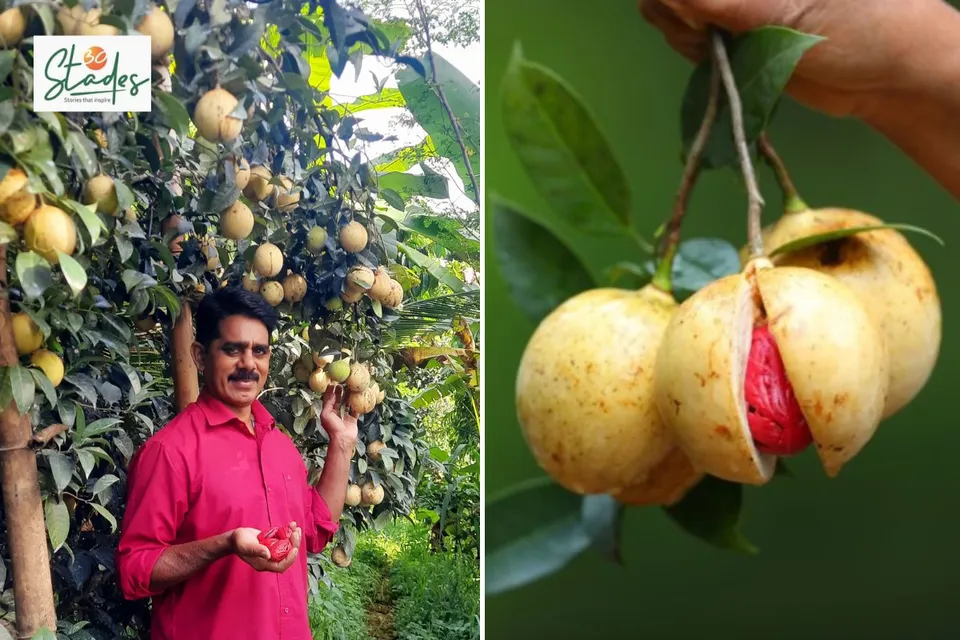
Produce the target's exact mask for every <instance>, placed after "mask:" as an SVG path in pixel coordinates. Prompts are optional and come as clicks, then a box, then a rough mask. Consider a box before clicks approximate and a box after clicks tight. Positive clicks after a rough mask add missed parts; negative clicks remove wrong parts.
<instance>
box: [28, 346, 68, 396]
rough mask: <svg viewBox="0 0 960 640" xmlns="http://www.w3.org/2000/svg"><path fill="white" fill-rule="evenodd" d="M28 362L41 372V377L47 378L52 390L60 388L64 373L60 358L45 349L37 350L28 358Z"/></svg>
mask: <svg viewBox="0 0 960 640" xmlns="http://www.w3.org/2000/svg"><path fill="white" fill-rule="evenodd" d="M30 362H31V364H33V365H34V366H35V367H37V368H38V369H40V370H41V371H43V375H45V376H47V379H49V380H50V384H52V385H53V386H54V388H56V387H58V386H60V382H61V381H62V380H63V373H64V367H63V360H61V359H60V356H58V355H57V354H55V353H54V352H53V351H49V350H47V349H37V350H36V351H34V352H33V355H32V356H30Z"/></svg>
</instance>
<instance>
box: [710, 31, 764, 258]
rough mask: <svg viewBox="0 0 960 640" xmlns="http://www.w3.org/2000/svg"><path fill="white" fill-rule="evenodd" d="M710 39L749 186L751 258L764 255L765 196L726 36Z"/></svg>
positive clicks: (712, 33) (716, 34)
mask: <svg viewBox="0 0 960 640" xmlns="http://www.w3.org/2000/svg"><path fill="white" fill-rule="evenodd" d="M710 40H711V44H712V49H713V58H714V60H715V61H716V63H717V66H718V68H719V69H720V76H721V77H722V78H723V86H724V90H725V92H726V94H727V102H729V104H730V117H731V119H732V120H733V139H734V141H735V142H736V147H737V155H738V156H739V157H740V170H741V171H742V172H743V180H744V182H745V183H746V186H747V237H748V239H749V246H750V257H751V258H756V257H758V256H762V255H763V238H762V236H761V235H760V231H761V225H760V212H761V210H762V209H763V196H761V195H760V187H759V186H758V185H757V176H756V173H755V172H754V170H753V162H752V161H751V160H750V149H749V147H748V146H747V134H746V132H745V130H744V126H743V103H742V102H741V101H740V92H739V91H737V82H736V80H735V78H734V77H733V69H732V68H731V67H730V58H729V57H728V56H727V48H726V46H725V45H724V43H723V36H722V35H721V33H720V31H719V30H718V29H716V28H715V27H711V28H710Z"/></svg>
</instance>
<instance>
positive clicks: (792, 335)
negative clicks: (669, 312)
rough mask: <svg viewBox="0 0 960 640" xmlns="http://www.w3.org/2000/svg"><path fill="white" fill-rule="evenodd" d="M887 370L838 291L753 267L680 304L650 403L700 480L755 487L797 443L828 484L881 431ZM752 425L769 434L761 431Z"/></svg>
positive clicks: (796, 274)
mask: <svg viewBox="0 0 960 640" xmlns="http://www.w3.org/2000/svg"><path fill="white" fill-rule="evenodd" d="M758 328H759V329H760V331H757V329H758ZM766 332H769V338H771V339H770V340H769V341H767V343H766V344H764V341H765V340H767V338H766V337H765V335H766ZM758 350H761V351H766V353H759V354H758V353H757V351H758ZM752 360H753V362H752ZM778 362H780V363H782V364H780V365H778V364H777V363H778ZM751 365H753V368H751ZM781 366H782V372H778V367H781ZM889 366H890V363H889V356H888V354H887V348H886V343H885V340H884V337H883V334H882V333H881V331H880V329H879V327H878V326H877V324H876V323H875V322H874V321H873V319H872V318H871V317H870V314H869V312H868V311H867V309H866V307H865V306H864V305H863V304H862V302H861V301H860V299H859V298H858V297H857V295H856V294H855V293H854V292H853V291H852V290H850V289H849V288H848V287H847V286H846V285H844V284H843V283H841V282H840V281H839V280H837V279H836V278H833V277H831V276H828V275H825V274H822V273H819V272H818V271H814V270H812V269H806V268H802V267H774V266H773V264H772V263H771V262H770V261H769V260H767V259H766V258H758V259H755V260H752V261H751V262H749V263H748V264H747V266H746V267H745V268H744V270H743V271H742V272H741V273H738V274H733V275H730V276H726V277H724V278H720V279H718V280H716V281H714V282H712V283H710V284H708V285H707V286H705V287H703V288H702V289H700V290H699V291H697V292H696V293H694V294H693V295H692V296H690V297H689V298H687V299H686V300H685V301H684V302H683V304H682V305H680V309H679V310H678V311H677V313H676V314H675V315H674V316H673V318H672V319H671V321H670V324H669V325H668V327H667V329H666V331H665V332H664V336H663V342H662V344H661V346H660V352H659V354H658V356H657V366H656V369H655V372H654V376H653V381H654V394H655V397H656V402H657V406H658V407H659V409H660V414H661V416H662V417H663V419H664V421H665V422H666V423H667V424H668V425H669V426H670V428H671V430H672V432H673V434H674V437H675V438H676V439H677V442H678V444H679V445H680V448H681V449H683V451H684V452H685V453H686V454H687V456H688V457H689V458H690V461H691V462H692V463H693V465H694V467H696V468H697V469H699V470H700V471H703V472H705V473H709V474H711V475H714V476H716V477H718V478H722V479H725V480H729V481H732V482H741V483H745V484H753V485H762V484H765V483H766V482H768V481H769V480H770V479H771V478H772V477H773V474H774V470H775V467H776V459H777V455H778V453H779V454H780V455H787V454H791V453H796V452H797V451H798V450H802V449H803V448H805V445H803V441H804V440H805V439H807V442H809V443H812V444H813V445H814V446H815V447H816V450H817V454H818V455H819V457H820V461H821V464H822V465H823V468H824V470H825V472H826V474H827V475H828V476H829V477H835V476H836V475H837V474H838V473H839V472H840V469H841V468H842V467H843V466H844V465H845V464H846V463H848V462H849V461H850V460H851V459H853V457H854V456H856V455H857V454H858V453H859V452H860V451H861V450H862V449H863V447H864V446H865V445H866V444H867V442H868V441H869V440H870V439H871V437H872V436H873V434H874V433H875V431H876V429H877V426H878V425H879V423H880V418H881V414H882V411H883V406H884V400H885V398H886V395H887V389H888V388H889ZM757 376H760V377H759V378H758V377H757ZM750 387H753V388H752V389H751V388H750ZM748 396H749V399H748ZM793 402H796V406H794V405H793ZM751 414H758V415H755V416H753V417H751ZM798 414H799V416H800V418H802V419H800V418H798ZM760 419H764V420H769V421H771V422H773V423H774V424H773V426H771V425H770V424H767V425H766V428H767V431H764V428H765V427H764V425H763V424H761V423H762V420H760ZM770 429H772V430H773V432H772V434H771V432H770ZM754 430H756V431H757V433H756V434H755V433H754ZM777 430H781V431H784V432H786V433H783V434H779V435H778V434H777ZM804 430H809V437H808V436H806V435H805V434H804V433H803V431H804ZM790 431H793V433H792V434H791V433H789V432H790ZM775 436H776V437H775ZM778 437H779V438H780V439H778ZM758 438H759V439H760V440H762V441H763V443H762V444H761V446H760V448H758V444H757V442H756V440H757V439H758ZM791 438H797V439H796V440H791ZM798 443H799V444H798ZM800 445H803V446H800ZM771 451H772V452H776V453H771Z"/></svg>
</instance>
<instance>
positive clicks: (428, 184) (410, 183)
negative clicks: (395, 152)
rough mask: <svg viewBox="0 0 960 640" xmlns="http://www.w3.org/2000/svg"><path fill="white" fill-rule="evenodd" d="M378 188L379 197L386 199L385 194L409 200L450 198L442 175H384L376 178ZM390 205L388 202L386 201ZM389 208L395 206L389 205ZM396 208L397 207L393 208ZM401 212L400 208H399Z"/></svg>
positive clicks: (445, 179) (445, 180)
mask: <svg viewBox="0 0 960 640" xmlns="http://www.w3.org/2000/svg"><path fill="white" fill-rule="evenodd" d="M377 182H378V184H379V186H380V195H382V196H384V200H386V199H387V196H386V195H385V192H388V191H389V192H393V193H395V194H397V195H398V196H399V197H400V198H401V200H400V202H403V200H402V198H404V197H406V198H411V197H413V196H423V197H424V198H436V199H438V200H445V199H447V198H449V197H450V189H449V188H448V186H447V178H446V177H445V176H443V175H439V174H433V175H422V176H421V175H415V174H413V173H397V172H392V173H385V174H383V175H381V176H379V177H378V178H377ZM387 202H388V203H390V201H389V200H387ZM390 206H395V205H394V204H393V203H390ZM395 208H397V207H395ZM400 210H401V211H403V209H402V208H400Z"/></svg>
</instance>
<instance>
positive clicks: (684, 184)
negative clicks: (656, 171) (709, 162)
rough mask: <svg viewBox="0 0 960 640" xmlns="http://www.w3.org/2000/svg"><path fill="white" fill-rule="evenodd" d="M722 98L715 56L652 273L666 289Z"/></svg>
mask: <svg viewBox="0 0 960 640" xmlns="http://www.w3.org/2000/svg"><path fill="white" fill-rule="evenodd" d="M719 102H720V73H719V71H718V69H717V63H716V60H714V61H713V69H712V73H711V75H710V96H709V98H708V99H707V109H706V111H705V112H704V114H703V120H702V121H701V122H700V129H698V130H697V135H696V136H695V137H694V139H693V142H692V143H691V144H690V152H689V154H688V155H687V162H686V164H685V165H684V167H683V177H682V178H681V179H680V189H678V190H677V196H676V199H675V200H674V203H673V214H672V215H671V216H670V220H669V221H668V222H667V228H666V232H665V233H664V242H663V246H662V251H661V254H660V263H659V264H658V265H657V272H656V273H655V274H654V276H653V282H652V284H653V286H655V287H657V288H658V289H660V290H661V291H664V292H665V293H670V292H671V291H673V281H672V277H671V276H672V273H673V260H674V258H675V257H676V255H677V248H678V247H679V246H680V228H681V227H682V226H683V217H684V215H685V214H686V212H687V203H688V202H689V200H690V193H691V192H692V191H693V187H694V185H695V184H696V183H697V178H698V177H699V175H700V161H701V159H702V158H703V152H704V150H705V149H706V146H707V140H709V139H710V132H711V131H712V130H713V123H714V122H715V121H716V119H717V105H718V104H719Z"/></svg>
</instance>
